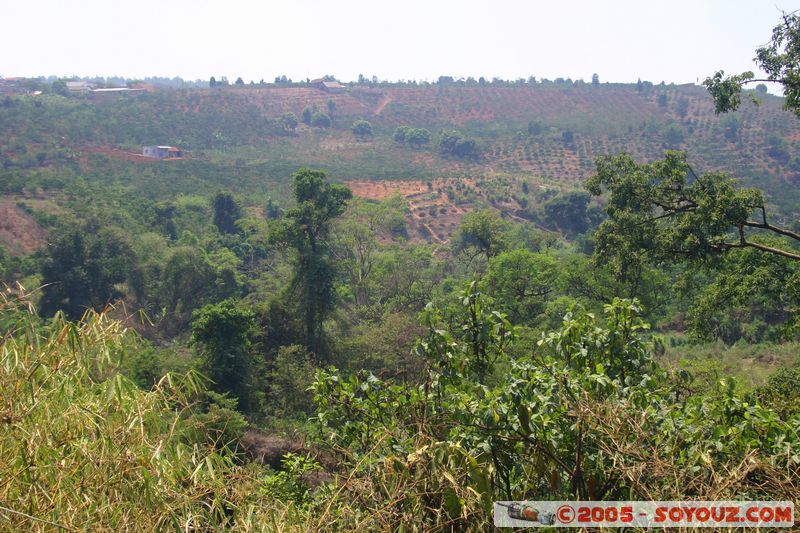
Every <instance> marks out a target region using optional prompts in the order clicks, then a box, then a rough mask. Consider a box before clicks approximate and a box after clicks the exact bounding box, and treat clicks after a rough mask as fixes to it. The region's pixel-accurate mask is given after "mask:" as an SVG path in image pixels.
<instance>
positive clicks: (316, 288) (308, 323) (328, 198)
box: [273, 168, 353, 356]
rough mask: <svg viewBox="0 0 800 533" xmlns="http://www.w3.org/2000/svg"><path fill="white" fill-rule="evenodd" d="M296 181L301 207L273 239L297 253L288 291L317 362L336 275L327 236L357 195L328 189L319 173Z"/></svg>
mask: <svg viewBox="0 0 800 533" xmlns="http://www.w3.org/2000/svg"><path fill="white" fill-rule="evenodd" d="M292 178H293V179H294V181H293V183H292V191H293V192H294V198H295V201H296V202H297V205H295V206H294V207H293V208H291V209H289V210H287V211H286V216H285V217H284V219H283V220H281V221H280V223H279V225H278V226H277V228H276V231H275V234H274V237H273V238H274V240H275V241H276V242H278V243H282V244H284V245H286V246H288V247H289V248H291V249H292V251H293V252H294V255H295V257H294V277H293V278H292V283H291V286H290V287H289V290H290V292H291V294H293V295H294V296H295V298H296V302H297V304H298V305H299V306H300V308H301V313H302V315H303V318H304V322H305V337H306V339H305V340H306V342H305V344H306V347H307V348H308V349H309V350H310V351H312V352H314V353H315V354H316V355H317V356H319V355H320V352H321V348H322V346H323V338H322V337H323V335H322V323H323V321H324V320H325V318H326V316H327V315H328V314H329V313H330V312H331V311H332V310H333V308H334V303H335V293H334V288H333V282H334V277H335V273H336V270H335V267H334V264H333V261H332V259H331V249H330V243H329V242H328V235H329V232H330V227H331V222H332V221H333V219H334V218H336V217H338V216H339V215H341V214H342V213H343V212H344V210H345V206H346V204H347V201H348V200H350V198H352V196H353V193H352V192H351V191H350V189H348V188H347V187H345V186H344V185H340V184H333V183H329V182H328V177H327V175H326V174H325V172H323V171H321V170H311V169H307V168H303V169H300V170H298V171H297V172H295V173H294V174H293V175H292Z"/></svg>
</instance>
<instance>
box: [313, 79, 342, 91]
mask: <svg viewBox="0 0 800 533" xmlns="http://www.w3.org/2000/svg"><path fill="white" fill-rule="evenodd" d="M317 89H319V90H320V91H325V92H326V93H334V94H335V93H343V92H344V89H345V87H344V85H342V84H341V83H339V82H338V81H321V82H319V83H318V84H317Z"/></svg>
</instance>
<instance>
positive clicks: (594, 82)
mask: <svg viewBox="0 0 800 533" xmlns="http://www.w3.org/2000/svg"><path fill="white" fill-rule="evenodd" d="M592 86H593V87H599V86H600V76H598V75H597V74H592Z"/></svg>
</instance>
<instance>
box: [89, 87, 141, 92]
mask: <svg viewBox="0 0 800 533" xmlns="http://www.w3.org/2000/svg"><path fill="white" fill-rule="evenodd" d="M142 91H144V89H131V88H128V87H108V88H106V89H94V90H92V92H93V93H129V92H142Z"/></svg>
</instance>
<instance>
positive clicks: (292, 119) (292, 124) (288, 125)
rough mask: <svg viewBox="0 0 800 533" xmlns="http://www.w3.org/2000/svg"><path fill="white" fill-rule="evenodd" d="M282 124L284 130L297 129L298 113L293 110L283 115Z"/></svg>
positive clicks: (292, 130)
mask: <svg viewBox="0 0 800 533" xmlns="http://www.w3.org/2000/svg"><path fill="white" fill-rule="evenodd" d="M281 126H282V127H283V129H284V131H291V132H294V130H296V129H297V115H295V114H294V113H291V112H289V113H284V114H283V115H281Z"/></svg>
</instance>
